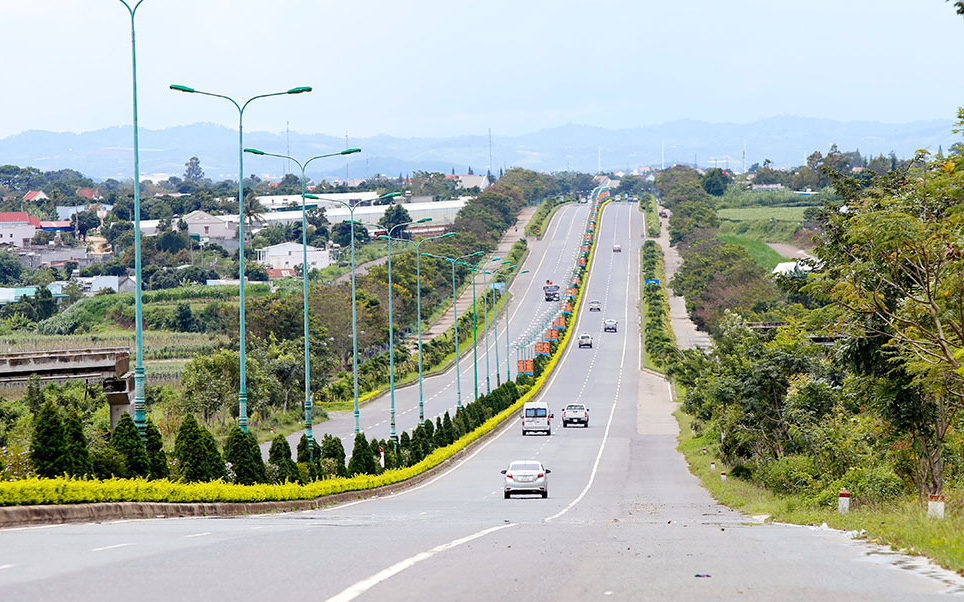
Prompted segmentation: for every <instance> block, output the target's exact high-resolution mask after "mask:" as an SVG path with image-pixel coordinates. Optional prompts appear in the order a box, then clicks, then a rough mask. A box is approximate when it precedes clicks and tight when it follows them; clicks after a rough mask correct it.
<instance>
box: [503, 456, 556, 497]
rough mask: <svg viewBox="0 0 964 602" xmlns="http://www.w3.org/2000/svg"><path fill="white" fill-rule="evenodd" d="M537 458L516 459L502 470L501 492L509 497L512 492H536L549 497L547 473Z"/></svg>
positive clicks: (547, 470) (546, 469)
mask: <svg viewBox="0 0 964 602" xmlns="http://www.w3.org/2000/svg"><path fill="white" fill-rule="evenodd" d="M550 472H552V471H551V470H549V469H548V468H546V467H545V466H543V465H542V462H539V461H538V460H516V461H515V462H511V463H509V467H508V468H506V469H505V470H503V471H502V480H503V486H502V494H503V497H505V499H509V497H511V495H512V494H513V493H537V494H539V495H541V496H542V497H543V498H547V497H549V473H550Z"/></svg>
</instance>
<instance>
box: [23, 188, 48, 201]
mask: <svg viewBox="0 0 964 602" xmlns="http://www.w3.org/2000/svg"><path fill="white" fill-rule="evenodd" d="M41 194H43V191H42V190H30V191H27V194H25V195H23V200H25V201H32V200H34V199H35V198H37V197H39V196H40V195H41ZM44 196H47V195H45V194H44Z"/></svg>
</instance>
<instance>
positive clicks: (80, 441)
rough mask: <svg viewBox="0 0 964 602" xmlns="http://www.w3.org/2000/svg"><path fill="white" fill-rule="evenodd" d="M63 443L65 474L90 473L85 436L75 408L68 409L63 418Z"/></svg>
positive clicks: (81, 474) (73, 475) (75, 475)
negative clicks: (65, 462) (65, 460)
mask: <svg viewBox="0 0 964 602" xmlns="http://www.w3.org/2000/svg"><path fill="white" fill-rule="evenodd" d="M64 444H65V450H66V454H67V474H69V475H70V476H72V477H83V476H86V475H89V474H91V473H92V472H93V470H92V468H91V464H90V454H89V453H88V451H87V437H86V436H85V435H84V425H83V423H82V422H81V420H80V414H78V413H77V410H76V409H75V408H71V409H70V410H68V411H67V416H66V418H65V419H64Z"/></svg>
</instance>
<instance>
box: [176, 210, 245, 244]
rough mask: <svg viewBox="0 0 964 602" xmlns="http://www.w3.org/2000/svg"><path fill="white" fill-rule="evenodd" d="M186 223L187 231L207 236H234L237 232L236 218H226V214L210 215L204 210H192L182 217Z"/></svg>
mask: <svg viewBox="0 0 964 602" xmlns="http://www.w3.org/2000/svg"><path fill="white" fill-rule="evenodd" d="M181 219H183V220H184V222H185V223H186V224H187V233H188V234H192V235H196V236H199V237H202V238H204V237H207V238H234V237H235V235H236V234H237V233H238V218H237V216H233V219H228V216H223V215H222V216H218V215H211V214H210V213H206V212H204V211H200V210H198V211H192V212H190V213H188V214H187V215H185V216H184V217H183V218H181Z"/></svg>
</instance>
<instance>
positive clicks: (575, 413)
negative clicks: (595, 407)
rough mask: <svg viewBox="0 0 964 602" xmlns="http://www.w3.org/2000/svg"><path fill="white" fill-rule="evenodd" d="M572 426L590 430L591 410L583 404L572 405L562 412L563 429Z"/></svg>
mask: <svg viewBox="0 0 964 602" xmlns="http://www.w3.org/2000/svg"><path fill="white" fill-rule="evenodd" d="M570 424H581V425H583V426H584V427H586V428H589V408H587V407H586V406H585V405H583V404H581V403H570V404H569V405H567V406H566V408H565V409H564V410H563V411H562V428H566V427H568V426H569V425H570Z"/></svg>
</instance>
